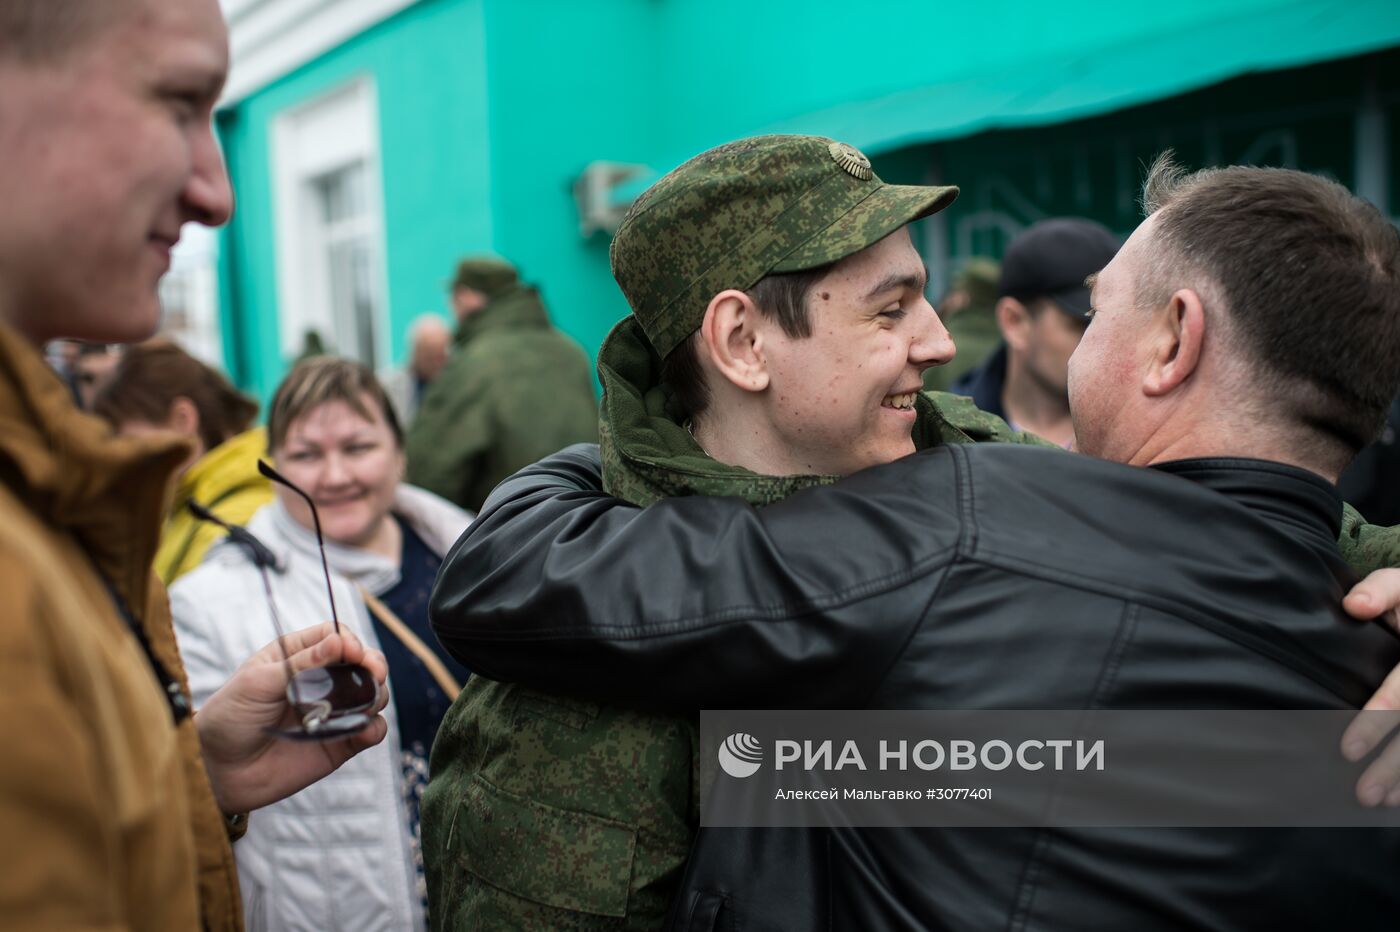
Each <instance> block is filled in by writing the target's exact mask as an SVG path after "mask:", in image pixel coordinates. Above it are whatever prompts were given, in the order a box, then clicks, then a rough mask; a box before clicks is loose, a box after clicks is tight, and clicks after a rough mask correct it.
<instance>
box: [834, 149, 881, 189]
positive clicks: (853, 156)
mask: <svg viewBox="0 0 1400 932" xmlns="http://www.w3.org/2000/svg"><path fill="white" fill-rule="evenodd" d="M827 151H828V152H830V153H831V158H832V159H833V160H834V161H835V162H836V164H837V165H840V166H841V170H842V171H844V172H845V173H846V174H848V175H851V176H852V177H855V178H859V179H860V180H861V181H869V180H870V179H871V178H873V177H875V172H874V171H872V170H871V168H870V160H869V159H868V158H866V157H865V156H864V155H863V154H862V153H861V151H860V150H859V149H857V148H856V147H855V146H852V145H848V144H846V143H844V142H833V143H832V144H831V145H829V146H827Z"/></svg>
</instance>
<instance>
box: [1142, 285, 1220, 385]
mask: <svg viewBox="0 0 1400 932" xmlns="http://www.w3.org/2000/svg"><path fill="white" fill-rule="evenodd" d="M1153 327H1154V328H1155V329H1156V333H1155V335H1154V336H1153V337H1152V356H1151V358H1150V359H1149V360H1148V368H1147V373H1146V374H1145V375H1144V376H1143V379H1142V391H1143V394H1145V395H1148V396H1149V397H1159V396H1161V395H1166V394H1168V393H1169V392H1171V391H1174V390H1175V389H1176V388H1178V387H1180V386H1181V385H1182V384H1183V383H1184V382H1185V381H1186V380H1187V379H1189V378H1190V377H1191V374H1192V373H1193V372H1195V371H1196V367H1197V366H1199V365H1200V362H1201V347H1202V346H1203V345H1204V343H1205V337H1206V315H1205V308H1204V307H1203V306H1202V305H1201V296H1200V295H1198V294H1196V292H1194V291H1192V290H1191V289H1189V288H1182V289H1181V290H1179V291H1175V292H1173V293H1172V296H1171V297H1170V298H1169V299H1168V300H1167V304H1166V306H1165V307H1164V308H1162V309H1161V310H1160V311H1157V312H1156V316H1155V319H1154V321H1153Z"/></svg>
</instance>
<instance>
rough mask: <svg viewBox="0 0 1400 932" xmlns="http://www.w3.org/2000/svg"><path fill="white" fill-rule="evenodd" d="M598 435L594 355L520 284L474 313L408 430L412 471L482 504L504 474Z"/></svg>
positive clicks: (417, 480) (458, 497)
mask: <svg viewBox="0 0 1400 932" xmlns="http://www.w3.org/2000/svg"><path fill="white" fill-rule="evenodd" d="M597 437H598V407H597V403H596V402H595V400H594V394H593V379H592V377H591V375H590V374H589V363H588V355H587V354H586V353H584V351H583V349H582V348H581V347H580V346H579V345H578V344H577V343H575V342H574V341H573V340H571V339H569V338H568V337H567V336H565V335H564V334H562V333H560V332H559V331H558V330H556V329H554V327H553V326H552V325H551V324H550V322H549V316H548V315H547V314H546V313H545V310H544V305H543V304H542V303H541V302H540V298H539V295H538V293H537V292H536V291H535V290H534V289H533V288H529V287H527V286H524V285H514V286H511V287H510V288H508V289H507V290H506V291H505V292H503V293H502V294H500V295H499V296H497V297H496V298H494V299H493V300H492V301H491V303H490V304H488V305H487V306H486V307H484V308H482V309H481V310H480V311H478V312H476V313H475V314H472V315H471V316H470V317H468V318H467V319H466V321H465V322H464V323H463V324H462V326H461V327H460V328H459V330H458V332H457V337H456V343H455V346H454V347H453V350H452V355H451V356H449V357H448V360H447V365H446V366H444V367H443V369H442V372H441V374H439V375H438V377H437V379H436V380H435V381H434V382H433V384H432V385H430V386H428V388H427V390H426V391H425V392H424V393H423V401H422V403H421V404H420V405H419V408H418V414H417V416H416V417H415V418H414V420H413V424H412V426H411V427H410V428H409V431H408V438H407V441H406V443H405V450H406V452H407V454H408V475H407V479H408V481H409V482H411V483H413V484H414V485H417V486H421V487H423V488H425V489H428V490H429V491H431V492H436V493H437V494H438V495H441V496H442V497H443V498H446V499H448V500H450V501H453V502H456V503H457V504H458V505H460V506H461V507H463V508H466V509H469V510H471V511H476V510H478V509H480V508H481V503H482V502H484V501H485V500H486V496H487V495H488V494H490V492H491V490H492V489H494V488H495V487H496V485H497V483H499V482H500V481H501V480H502V479H505V478H506V477H507V476H510V475H512V474H514V473H516V472H517V471H519V470H521V469H524V468H525V467H526V466H529V465H530V464H531V463H534V462H536V461H537V460H540V459H542V458H543V457H546V456H548V455H549V454H551V453H554V452H556V451H558V450H560V449H562V448H564V447H566V446H568V445H569V444H571V443H580V442H592V441H594V440H596V439H597Z"/></svg>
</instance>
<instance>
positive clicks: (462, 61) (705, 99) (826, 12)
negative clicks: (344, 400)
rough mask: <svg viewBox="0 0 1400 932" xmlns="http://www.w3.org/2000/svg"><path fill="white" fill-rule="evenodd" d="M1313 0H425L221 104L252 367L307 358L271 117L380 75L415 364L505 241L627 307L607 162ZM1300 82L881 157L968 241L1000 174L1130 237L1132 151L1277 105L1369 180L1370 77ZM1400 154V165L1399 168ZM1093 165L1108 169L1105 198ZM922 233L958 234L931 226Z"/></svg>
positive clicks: (587, 294)
mask: <svg viewBox="0 0 1400 932" xmlns="http://www.w3.org/2000/svg"><path fill="white" fill-rule="evenodd" d="M1307 2H1309V0H1232V2H1231V3H1229V4H1219V3H1218V2H1216V0H1179V2H1177V3H1175V4H1166V5H1163V4H1157V5H1146V6H1141V7H1135V8H1133V9H1132V10H1131V11H1130V13H1129V12H1125V10H1126V8H1124V7H1122V5H1121V4H1109V3H1105V2H1103V0H1062V2H1060V3H1058V4H1056V5H1054V8H1053V12H1047V11H1046V10H1045V8H1044V5H1043V4H1039V3H1034V2H1031V0H984V2H981V3H978V4H961V5H958V4H946V3H928V2H926V0H883V2H878V3H867V4H864V5H859V4H854V5H853V4H836V3H825V2H814V0H762V2H756V0H588V2H578V0H421V2H419V3H417V4H415V5H414V6H412V7H410V8H408V9H407V10H406V11H404V12H402V13H400V14H399V15H397V16H395V17H392V18H390V19H389V20H387V21H385V22H384V23H381V24H379V25H377V26H376V27H374V28H372V29H370V30H368V31H367V32H365V33H364V34H362V35H360V36H359V37H357V38H356V39H354V40H352V41H351V42H349V43H347V44H345V45H344V46H342V47H340V48H338V49H336V50H334V51H333V52H331V53H329V54H327V55H325V56H323V57H322V58H320V59H318V60H317V61H315V62H313V63H311V64H309V65H307V66H305V67H303V68H301V69H299V70H298V71H296V72H295V73H293V74H291V75H289V76H287V77H285V78H283V79H281V80H279V81H277V82H275V83H274V84H272V85H270V86H269V87H267V88H265V89H263V90H261V91H259V92H258V93H256V94H254V95H253V96H251V97H249V98H247V99H246V100H244V101H242V102H241V103H239V104H238V105H237V106H236V107H235V108H233V109H232V110H231V111H229V112H227V113H225V114H223V115H221V118H220V125H221V129H222V131H223V136H224V141H225V144H226V146H227V151H228V156H229V159H230V164H231V169H232V173H233V176H234V182H235V187H236V190H237V191H238V193H239V210H238V214H237V216H236V218H235V221H234V224H233V226H232V227H231V228H230V230H229V232H228V233H227V236H226V242H227V245H228V247H229V248H228V249H226V250H225V255H224V262H225V274H224V275H223V276H222V278H223V281H222V282H221V284H222V287H223V292H224V299H225V304H224V307H225V319H224V328H225V333H224V345H225V347H226V353H227V354H228V357H229V359H228V362H229V366H230V369H231V370H232V372H233V373H234V375H235V377H236V378H237V379H238V380H239V381H240V383H241V384H244V385H246V386H249V387H251V388H253V389H254V390H256V391H257V392H258V393H260V394H262V395H263V396H266V394H267V393H268V392H269V391H270V389H271V388H272V387H273V386H274V385H275V383H276V381H277V380H278V379H279V378H280V377H281V375H282V371H283V366H284V363H285V360H284V359H283V358H282V354H281V351H280V348H279V347H278V336H277V334H278V329H277V325H276V316H275V315H276V307H277V287H276V263H275V256H276V243H275V241H274V239H273V237H274V235H275V234H274V232H273V231H274V224H273V214H272V197H271V177H270V165H269V152H268V140H269V131H270V127H271V124H272V122H273V120H274V119H275V118H276V116H277V115H278V114H279V113H281V112H283V111H285V110H286V109H288V108H290V107H294V106H296V105H298V104H301V103H304V102H306V101H307V100H309V99H313V98H314V97H316V96H317V95H319V94H322V93H324V92H326V91H327V90H330V89H332V88H334V87H336V86H338V85H340V84H341V83H343V82H345V81H348V80H350V79H352V78H354V77H356V76H360V75H370V76H372V78H373V80H374V83H375V87H376V91H377V97H378V112H379V119H380V123H381V147H382V151H381V167H382V174H383V178H382V182H383V195H384V205H385V217H384V222H385V231H384V232H385V241H386V244H385V248H386V257H387V258H386V264H387V277H388V295H387V300H388V310H389V320H388V324H389V328H390V331H391V334H392V337H393V340H392V356H393V358H394V359H395V360H398V359H401V358H402V355H403V350H404V346H403V343H404V336H405V332H406V329H407V326H408V324H409V322H410V321H411V320H412V319H413V318H414V317H415V316H417V315H418V314H420V313H422V312H423V311H426V310H429V309H438V310H441V311H443V312H444V313H445V311H446V302H445V294H444V288H443V285H444V279H445V278H446V277H447V276H448V275H449V274H450V271H451V268H452V265H453V262H454V260H455V259H456V258H457V257H458V256H460V255H462V254H465V253H470V252H476V251H488V250H489V251H494V252H497V253H499V254H501V255H503V256H506V257H507V258H510V259H512V260H513V261H515V262H516V263H517V265H519V266H520V268H521V270H522V273H523V274H524V276H525V277H526V278H527V280H530V281H532V282H535V283H536V284H538V285H539V286H540V287H541V290H542V291H543V293H544V296H545V300H546V302H547V303H548V304H549V306H550V309H551V312H552V313H553V315H554V318H555V320H556V322H558V323H559V324H560V326H561V327H563V328H564V329H565V330H566V331H568V332H569V333H570V334H572V335H573V336H574V337H575V338H576V339H578V340H579V342H580V343H582V344H583V345H584V347H585V349H587V350H588V351H589V352H590V353H594V352H596V350H597V348H598V346H599V344H600V343H601V341H602V339H603V337H604V336H605V334H606V333H607V331H608V329H609V328H610V326H611V325H612V323H613V322H615V321H616V320H617V319H618V318H619V317H621V316H622V315H623V314H624V313H625V312H626V307H625V304H624V302H623V300H622V297H621V294H620V293H619V292H618V290H617V288H616V285H615V284H614V283H613V281H612V278H611V275H610V273H609V270H608V262H607V237H606V236H604V235H601V234H594V235H593V236H592V237H591V238H589V239H584V238H582V237H581V236H580V235H579V232H578V227H577V223H578V213H577V210H576V207H575V204H574V200H573V194H572V183H573V181H574V179H575V178H576V177H578V175H579V173H580V172H581V171H582V170H583V168H584V167H585V166H586V165H587V164H588V163H589V162H591V161H594V160H609V161H619V162H638V163H643V164H646V165H649V166H650V167H651V168H653V169H654V170H656V171H657V172H664V171H666V170H668V169H670V168H671V167H673V166H674V165H676V164H678V163H679V162H680V161H682V160H684V159H685V158H688V157H689V156H691V155H693V154H695V153H697V152H699V151H701V150H703V149H705V148H708V147H710V146H712V145H715V144H718V143H720V142H723V141H727V140H730V139H734V138H738V137H741V136H744V135H750V134H753V133H757V132H768V131H774V130H775V129H776V130H783V129H790V128H792V127H793V126H797V125H801V128H802V129H803V130H804V131H823V128H822V126H821V125H820V123H821V120H822V119H824V116H823V114H824V113H825V112H826V111H829V110H831V108H836V107H840V106H842V105H848V107H854V108H856V109H857V110H859V108H860V107H867V106H870V102H871V101H877V100H878V99H879V98H881V97H884V96H885V95H889V94H892V93H896V92H900V91H902V90H909V89H911V88H913V89H919V88H928V87H933V86H937V85H939V84H940V82H948V81H960V80H970V79H977V78H980V77H987V79H988V81H989V82H990V83H992V84H994V83H995V79H996V77H997V76H998V75H1001V74H1004V73H1009V72H1010V71H1012V70H1013V69H1015V70H1019V71H1022V72H1023V71H1025V69H1027V68H1028V67H1029V68H1033V67H1034V66H1035V65H1036V63H1037V62H1039V61H1045V62H1052V61H1057V60H1058V61H1061V62H1063V61H1065V60H1066V59H1069V60H1071V61H1072V60H1074V56H1076V55H1081V56H1082V55H1085V54H1088V53H1091V52H1093V51H1094V50H1096V49H1098V48H1099V47H1100V46H1104V45H1106V44H1115V43H1116V45H1115V47H1116V48H1120V49H1121V48H1124V47H1125V46H1124V43H1128V47H1131V45H1132V43H1135V42H1137V43H1141V42H1143V41H1144V40H1146V39H1148V38H1150V37H1158V36H1160V37H1175V40H1180V39H1181V37H1182V36H1190V35H1192V32H1191V30H1192V29H1195V28H1214V27H1220V28H1222V29H1224V28H1225V27H1221V25H1220V24H1222V23H1224V24H1226V26H1228V27H1229V28H1228V29H1225V32H1226V33H1228V32H1229V30H1230V29H1238V28H1241V24H1243V25H1244V26H1246V27H1247V26H1248V25H1249V24H1250V23H1260V22H1270V21H1272V20H1271V17H1270V16H1269V11H1270V10H1283V9H1285V8H1287V9H1289V10H1294V12H1296V8H1300V7H1299V4H1303V5H1304V6H1305V5H1306V4H1307ZM1311 2H1319V0H1311ZM1366 2H1367V3H1371V4H1374V3H1375V2H1376V0H1366ZM1397 10H1400V8H1397ZM1348 28H1350V27H1348ZM1343 38H1345V37H1343ZM1372 60H1373V61H1374V59H1372ZM1384 61H1385V62H1386V67H1385V68H1384V69H1383V75H1382V77H1383V80H1382V90H1383V93H1384V94H1385V95H1388V96H1387V100H1389V101H1390V103H1389V104H1388V106H1392V107H1393V105H1394V97H1395V95H1396V93H1397V92H1400V80H1397V79H1396V72H1397V68H1396V67H1395V66H1394V60H1393V58H1386V59H1384ZM1319 67H1327V66H1319ZM1347 67H1352V66H1347ZM1283 74H1284V75H1285V76H1284V77H1282V78H1278V79H1277V80H1276V79H1275V77H1274V76H1269V77H1261V78H1245V79H1240V80H1241V81H1244V82H1246V83H1245V84H1241V85H1238V86H1235V85H1233V84H1232V85H1227V86H1226V87H1225V88H1224V89H1209V90H1205V91H1200V92H1197V93H1194V94H1188V95H1183V96H1181V97H1177V98H1172V99H1171V100H1168V101H1166V102H1164V103H1161V104H1149V105H1147V106H1145V107H1139V108H1135V109H1133V110H1127V111H1122V112H1120V113H1117V114H1111V115H1108V116H1103V117H1096V118H1093V119H1089V120H1081V121H1078V122H1076V123H1072V124H1062V125H1060V126H1059V127H1056V126H1051V127H1046V128H1043V129H1023V130H1015V131H999V132H992V133H982V134H979V135H975V136H972V137H970V138H967V139H964V140H962V141H954V142H950V143H940V144H937V145H933V146H927V145H920V146H916V147H906V148H898V149H892V150H890V151H872V155H874V156H875V157H876V165H877V168H878V169H879V170H880V171H881V173H882V175H884V176H885V177H887V178H888V179H889V180H899V181H913V182H919V181H924V180H927V177H928V172H929V171H930V167H931V166H933V165H937V166H938V168H939V169H940V170H941V173H942V177H943V178H944V179H946V180H949V181H954V182H958V183H961V184H963V185H964V196H963V198H962V200H961V201H960V202H959V203H958V204H957V205H955V207H954V208H953V210H951V211H950V212H949V213H948V215H947V217H946V218H945V219H944V220H943V221H940V222H942V223H945V224H946V226H945V228H944V232H945V233H947V232H952V231H954V229H955V227H956V224H957V223H959V222H960V221H961V220H962V219H963V218H965V217H967V216H968V215H969V214H970V213H971V212H973V211H975V210H977V209H980V208H987V209H1000V207H1004V206H1005V205H998V201H997V199H998V197H1000V196H1001V194H1000V193H999V192H1001V191H1003V190H1004V188H1005V186H1004V185H999V182H998V179H999V178H1001V177H1006V178H1010V179H1012V180H1013V181H1014V186H1015V187H1017V188H1018V189H1019V190H1020V191H1022V192H1025V193H1027V195H1028V196H1029V197H1030V198H1031V200H1033V201H1034V202H1035V203H1036V205H1037V206H1038V207H1040V208H1041V209H1044V210H1046V211H1048V212H1053V213H1061V212H1072V213H1085V214H1089V215H1091V216H1097V217H1101V218H1102V219H1105V220H1106V221H1107V222H1109V223H1110V225H1112V226H1114V227H1115V228H1117V229H1120V230H1123V229H1127V228H1128V227H1129V226H1131V219H1132V218H1131V210H1132V205H1131V203H1130V202H1129V201H1125V199H1124V198H1123V197H1122V194H1121V190H1122V189H1124V186H1123V185H1118V186H1116V187H1115V186H1113V185H1110V184H1108V181H1107V179H1109V178H1111V177H1113V176H1114V175H1113V173H1114V172H1117V173H1119V174H1120V175H1121V174H1123V172H1124V171H1125V169H1123V168H1122V166H1123V165H1124V164H1128V166H1129V168H1128V169H1127V171H1131V169H1132V167H1133V165H1134V164H1135V162H1134V160H1136V159H1140V158H1142V157H1145V156H1146V155H1150V154H1151V153H1152V152H1154V151H1156V149H1158V148H1160V147H1161V145H1163V144H1166V143H1170V144H1173V145H1176V146H1177V147H1178V148H1179V149H1180V150H1181V152H1182V155H1183V157H1184V158H1185V159H1186V160H1187V161H1189V162H1193V163H1196V164H1201V163H1203V162H1206V161H1212V160H1214V159H1215V156H1212V153H1218V154H1219V155H1218V157H1219V158H1238V157H1239V156H1238V155H1237V154H1236V153H1238V152H1239V151H1241V149H1242V147H1243V146H1245V145H1247V143H1242V142H1239V139H1242V138H1246V137H1250V134H1251V133H1257V131H1258V130H1259V127H1260V126H1262V125H1264V123H1267V122H1268V121H1269V120H1271V119H1275V116H1273V115H1270V114H1269V113H1268V112H1267V109H1268V108H1270V107H1273V106H1275V104H1274V103H1271V102H1278V104H1277V105H1278V107H1279V112H1280V113H1281V114H1283V116H1281V117H1278V119H1276V120H1275V122H1278V120H1291V119H1295V118H1296V119H1297V120H1302V121H1304V122H1303V123H1299V124H1298V125H1299V126H1300V127H1303V129H1304V130H1305V132H1304V134H1303V135H1304V136H1305V137H1306V139H1307V143H1306V145H1307V151H1306V152H1305V153H1303V154H1302V159H1303V163H1304V165H1305V167H1319V168H1325V169H1327V170H1329V171H1331V172H1332V173H1334V174H1336V175H1338V176H1339V177H1341V178H1342V180H1344V181H1346V180H1349V178H1350V174H1351V171H1352V169H1351V162H1350V160H1351V159H1352V157H1353V156H1352V155H1351V154H1350V148H1349V146H1350V140H1351V137H1352V132H1353V129H1352V117H1351V114H1352V113H1354V105H1355V95H1356V94H1357V93H1358V92H1359V86H1358V81H1359V80H1360V77H1359V71H1358V70H1357V67H1353V70H1352V71H1351V72H1346V71H1344V70H1343V71H1338V72H1336V73H1334V74H1331V77H1329V78H1328V81H1325V82H1319V81H1318V80H1317V79H1316V74H1315V73H1314V69H1304V70H1295V71H1293V72H1285V73H1283ZM1288 75H1292V76H1293V77H1288ZM1251 81H1252V82H1254V83H1252V84H1251V83H1248V82H1251ZM1232 88H1233V89H1232ZM1348 95H1351V96H1350V97H1348ZM1349 106H1350V107H1351V108H1352V109H1350V110H1349V109H1348V107H1349ZM848 112H849V110H848ZM1390 112H1391V113H1392V114H1394V112H1395V111H1394V110H1393V109H1392V110H1391V111H1390ZM804 120H805V121H806V124H803V121H804ZM1261 121H1263V122H1262V123H1261ZM1394 122H1395V120H1394V117H1393V116H1392V123H1393V124H1394ZM1290 125H1292V124H1290ZM1212 134H1214V135H1212ZM1392 136H1394V137H1397V138H1400V133H1397V132H1392ZM1251 138H1252V137H1251ZM1125 160H1126V162H1125ZM1076 166H1077V167H1076ZM1391 167H1392V169H1393V170H1394V171H1395V172H1400V160H1394V159H1393V160H1392V162H1391ZM1075 172H1079V173H1080V174H1081V175H1082V174H1083V173H1085V172H1087V173H1089V174H1090V175H1092V176H1093V177H1094V178H1095V179H1096V184H1095V185H1090V186H1089V187H1090V188H1092V190H1091V191H1089V193H1088V194H1085V186H1084V185H1083V184H1082V183H1081V182H1080V180H1079V178H1078V176H1076V174H1075ZM1396 177H1397V183H1396V184H1395V185H1394V187H1395V188H1397V189H1400V175H1396ZM1127 187H1131V185H1128V186H1127ZM989 205H990V207H989ZM1022 213H1026V212H1025V211H1022ZM917 235H918V236H919V238H920V239H921V240H922V239H924V238H925V237H930V238H929V239H928V241H929V242H930V243H936V242H937V240H933V239H932V238H931V236H932V233H931V228H928V227H923V228H921V229H920V230H919V231H917ZM949 241H950V242H951V243H952V244H953V246H954V248H955V249H956V247H957V242H956V241H955V239H950V240H949ZM930 248H933V247H930ZM969 248H971V249H972V250H973V251H976V252H991V253H993V254H995V253H999V251H1000V244H999V243H998V242H996V241H995V237H994V236H993V237H991V238H989V239H986V241H981V240H975V241H974V242H973V243H972V246H971V247H969Z"/></svg>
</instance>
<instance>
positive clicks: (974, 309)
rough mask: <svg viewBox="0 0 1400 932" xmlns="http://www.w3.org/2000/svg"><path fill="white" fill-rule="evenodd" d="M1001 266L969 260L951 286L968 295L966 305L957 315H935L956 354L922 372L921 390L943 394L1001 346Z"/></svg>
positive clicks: (991, 262)
mask: <svg viewBox="0 0 1400 932" xmlns="http://www.w3.org/2000/svg"><path fill="white" fill-rule="evenodd" d="M1000 274H1001V267H1000V266H999V265H997V263H996V262H994V261H992V260H991V259H969V260H968V262H967V265H965V266H963V268H962V270H961V271H960V272H958V275H957V277H956V278H955V279H954V280H953V287H954V288H955V289H956V290H958V291H962V292H963V293H964V294H966V295H967V304H966V305H964V306H963V307H962V308H960V309H958V311H957V313H953V314H944V313H943V308H941V307H938V308H934V310H936V311H938V316H939V317H940V318H942V320H943V326H945V327H947V328H948V334H949V335H950V336H951V337H952V338H953V345H955V346H956V347H957V348H958V353H957V355H956V356H954V357H953V359H952V361H951V362H947V363H944V364H943V365H941V366H934V367H932V368H930V369H925V370H924V391H928V392H946V391H947V390H948V386H950V385H952V384H953V383H954V382H956V381H957V380H958V378H959V377H960V376H961V375H963V374H964V373H966V372H968V371H970V370H972V369H976V368H977V367H978V366H980V365H981V364H982V363H983V362H984V361H985V360H986V358H987V357H988V356H990V355H992V351H993V350H995V349H996V348H997V346H998V345H1000V343H1001V328H1000V327H998V326H997V314H996V307H997V280H998V277H999V276H1000Z"/></svg>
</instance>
